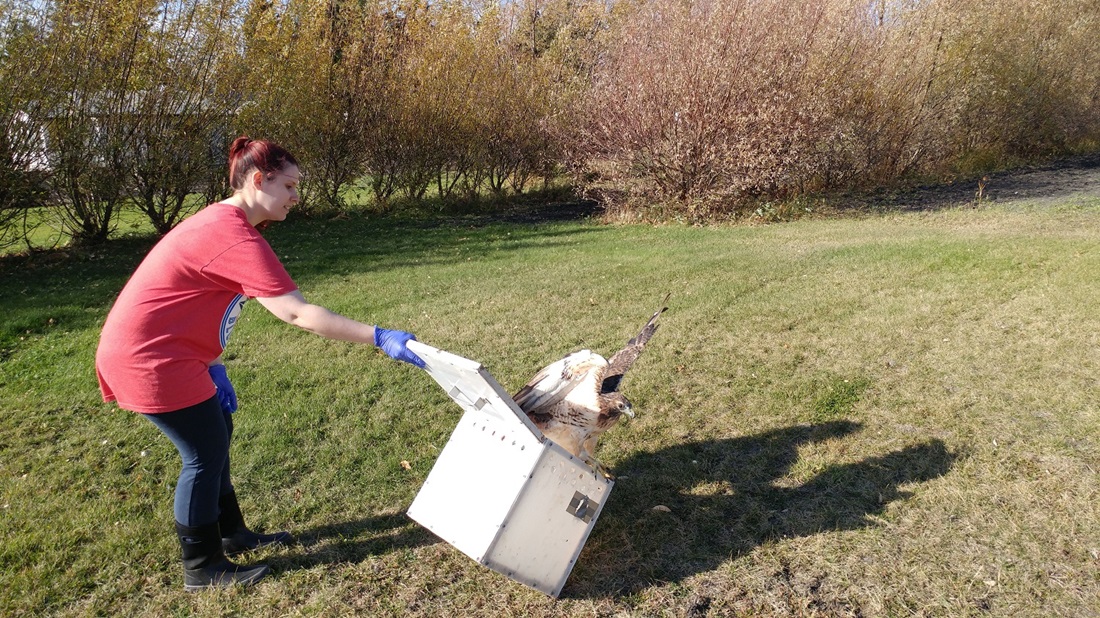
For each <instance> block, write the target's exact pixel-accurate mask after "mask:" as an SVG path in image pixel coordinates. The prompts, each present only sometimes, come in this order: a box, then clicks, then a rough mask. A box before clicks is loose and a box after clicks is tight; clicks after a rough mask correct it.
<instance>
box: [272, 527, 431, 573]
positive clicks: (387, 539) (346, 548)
mask: <svg viewBox="0 0 1100 618" xmlns="http://www.w3.org/2000/svg"><path fill="white" fill-rule="evenodd" d="M295 534H296V535H297V537H298V545H296V546H294V547H292V548H291V549H290V550H289V551H287V552H285V553H280V554H279V555H275V556H271V557H270V558H266V559H265V560H264V561H265V562H266V563H268V564H270V565H271V566H272V568H274V569H275V570H276V571H292V570H295V569H303V568H310V567H313V566H316V565H319V564H332V563H338V562H361V561H363V560H366V559H367V558H369V557H370V556H378V555H384V554H388V553H391V552H394V551H399V550H403V549H412V548H415V547H420V546H422V545H431V544H432V543H437V542H439V539H437V538H436V537H435V536H433V535H432V533H431V532H428V531H427V530H425V529H423V528H421V527H420V526H418V525H417V524H416V523H415V522H413V521H412V520H411V519H409V518H408V517H407V516H406V515H405V514H404V513H392V514H388V515H378V516H376V517H368V518H365V519H360V520H356V521H349V522H343V523H338V524H331V525H327V526H319V527H317V528H312V529H309V530H301V531H296V532H295Z"/></svg>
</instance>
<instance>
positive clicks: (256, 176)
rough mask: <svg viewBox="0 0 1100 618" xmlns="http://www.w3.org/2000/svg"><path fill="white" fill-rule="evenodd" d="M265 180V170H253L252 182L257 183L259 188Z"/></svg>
mask: <svg viewBox="0 0 1100 618" xmlns="http://www.w3.org/2000/svg"><path fill="white" fill-rule="evenodd" d="M263 182H264V173H263V172H261V171H260V170H256V171H254V172H252V184H253V185H255V186H256V188H257V189H259V188H260V186H261V185H262V184H263Z"/></svg>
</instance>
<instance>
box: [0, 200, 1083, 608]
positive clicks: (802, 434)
mask: <svg viewBox="0 0 1100 618" xmlns="http://www.w3.org/2000/svg"><path fill="white" fill-rule="evenodd" d="M268 238H269V240H270V241H271V244H272V246H273V247H274V248H275V250H276V252H277V253H278V254H279V255H280V257H282V258H283V260H284V262H285V264H286V266H287V268H288V270H289V271H290V273H291V274H292V275H293V276H294V277H295V279H296V281H297V282H298V284H299V285H300V286H301V288H302V290H303V293H304V294H305V296H306V298H307V299H310V300H312V301H314V302H317V303H319V304H322V305H325V306H327V307H329V308H332V309H334V310H336V311H339V312H342V313H345V314H347V315H349V316H352V317H355V318H359V319H362V320H364V321H370V322H376V323H379V324H381V325H383V326H387V327H391V328H401V329H405V330H409V331H412V332H414V333H416V334H417V336H418V338H419V339H421V340H422V341H425V342H427V343H429V344H432V345H435V346H437V347H441V348H444V349H447V350H450V351H452V352H455V353H457V354H461V355H463V356H466V357H468V358H472V359H475V360H478V361H480V362H481V363H482V364H484V365H485V367H486V368H487V369H488V370H489V371H490V372H491V373H492V374H493V375H494V376H495V377H496V378H497V380H498V381H500V382H501V383H502V384H503V385H504V386H505V387H506V388H508V389H509V390H512V391H514V390H516V389H518V387H519V386H521V385H522V384H523V383H524V382H525V381H526V380H527V379H528V378H530V377H531V375H533V374H534V372H535V371H537V370H538V369H539V368H541V367H542V366H543V365H545V364H547V363H549V362H551V361H553V360H556V359H557V358H560V357H561V356H562V355H564V354H565V353H567V352H570V351H573V350H576V349H578V348H581V347H587V348H591V349H593V350H596V351H598V352H601V353H603V354H605V355H607V354H610V353H612V352H613V351H615V350H616V349H618V347H620V346H621V345H622V344H623V343H624V342H625V341H626V340H627V339H628V338H629V337H630V336H632V335H633V334H634V333H635V332H636V331H637V329H638V328H639V327H640V326H641V324H642V323H644V321H645V319H646V318H647V317H648V315H649V314H650V313H652V312H653V311H654V310H655V309H656V308H657V305H658V303H660V300H661V298H662V297H663V296H664V295H665V294H666V293H671V295H672V296H671V298H670V300H669V301H668V306H669V310H668V312H667V313H666V314H665V315H664V316H663V317H662V319H661V324H662V326H661V328H660V330H658V332H657V334H656V336H655V337H654V338H653V340H652V341H651V342H650V344H649V346H648V347H647V349H646V351H645V353H644V355H643V356H642V358H641V359H640V360H639V361H638V363H637V364H636V365H635V367H634V369H633V370H632V372H631V373H630V374H629V375H628V377H627V379H626V380H625V381H624V384H623V390H624V391H625V393H626V394H627V396H628V397H630V398H631V399H632V401H633V402H634V407H635V410H636V412H637V413H638V416H637V418H635V419H633V420H631V421H628V422H623V423H621V424H620V425H618V426H616V427H615V428H614V429H612V430H611V431H610V432H608V433H607V434H605V437H604V439H603V441H602V443H601V447H600V449H599V451H598V456H599V457H600V459H601V460H602V461H603V462H604V463H605V464H607V465H608V466H609V467H611V468H612V469H613V470H614V471H615V472H616V473H617V475H618V482H617V484H616V486H615V489H614V491H613V492H612V493H611V495H610V498H609V499H608V501H607V505H606V507H605V509H604V511H603V514H602V515H601V517H600V519H599V520H598V521H597V523H596V526H595V528H594V530H593V532H592V535H591V537H590V538H589V540H588V543H587V545H586V547H585V550H584V552H583V553H582V554H581V556H580V559H579V561H578V564H577V566H576V568H575V569H574V571H573V574H572V576H571V577H570V579H569V581H568V583H567V584H566V587H565V590H564V591H563V595H562V599H560V600H553V599H549V598H547V597H545V596H543V595H542V594H541V593H538V592H534V591H532V590H529V589H527V588H525V587H523V586H521V585H519V584H516V583H513V582H511V581H510V580H508V579H506V578H504V577H503V576H501V575H498V574H496V573H494V572H492V571H489V570H488V569H485V568H483V567H480V566H478V565H477V564H475V563H473V562H472V561H471V560H469V559H468V558H466V557H465V556H463V555H462V554H460V553H459V552H458V551H457V550H454V549H452V548H451V547H450V546H448V545H447V544H445V543H443V542H441V541H440V540H438V539H437V538H435V537H434V536H433V535H432V534H431V533H429V532H427V531H425V530H424V529H422V528H420V527H419V526H417V525H416V524H414V523H412V522H411V521H410V520H409V519H408V518H407V517H406V516H405V515H404V510H405V509H406V508H407V507H408V505H409V503H410V502H411V500H412V498H413V496H414V495H415V494H416V492H417V490H418V488H419V487H420V484H421V483H422V482H423V480H424V478H425V476H426V475H427V473H428V471H429V470H430V469H431V467H432V465H433V463H434V461H435V458H436V456H437V454H438V453H439V450H440V448H441V447H442V446H443V445H444V444H445V442H446V439H447V437H448V436H449V434H450V432H451V430H452V429H453V427H454V425H455V423H456V422H457V420H458V418H459V416H460V414H461V411H460V409H459V408H458V406H457V405H455V404H454V403H453V402H452V401H451V400H450V399H449V398H448V397H447V395H446V394H445V393H443V392H442V390H441V389H439V388H438V387H437V386H436V384H435V383H434V382H432V381H431V379H430V378H429V376H427V375H426V374H424V373H421V372H418V371H417V370H415V369H413V368H411V367H410V366H408V365H404V364H399V363H395V362H393V361H391V360H389V359H388V358H386V357H385V356H384V355H382V354H381V353H380V352H378V351H377V350H375V349H373V348H371V347H366V346H356V345H353V344H346V343H339V342H332V341H327V340H324V339H321V338H318V337H315V336H312V335H309V334H307V333H305V332H302V331H298V330H296V329H294V328H292V327H290V326H287V325H285V324H282V323H281V322H279V321H277V320H276V319H275V318H273V317H272V316H270V315H269V314H267V313H266V312H264V311H263V309H262V308H261V307H260V306H259V305H255V304H252V303H250V304H249V306H248V307H247V308H246V309H245V312H244V315H243V319H242V321H241V323H240V324H239V326H238V327H237V329H236V330H235V332H234V335H233V340H232V341H231V343H230V346H229V348H228V350H227V358H228V361H227V364H228V365H229V374H230V376H231V378H232V379H233V381H234V384H235V386H236V389H237V393H238V396H239V400H240V411H239V412H238V413H237V414H236V416H235V417H234V418H235V423H236V433H235V439H234V443H233V450H232V459H233V469H234V478H235V482H236V486H237V491H238V494H239V495H240V497H241V502H242V506H243V509H244V512H245V516H246V520H247V521H249V523H250V524H252V525H253V527H254V528H260V529H265V530H274V529H290V530H291V531H293V532H294V533H295V534H297V535H298V536H299V537H300V539H301V540H302V544H301V545H300V546H295V547H291V548H283V549H274V550H265V551H262V552H258V553H256V554H253V555H252V556H250V557H249V558H251V559H252V560H253V561H264V562H267V563H269V564H271V565H272V567H273V569H274V574H273V576H271V577H269V578H268V579H266V580H264V581H263V582H262V583H261V584H259V585H258V586H256V587H254V588H251V589H230V590H223V591H212V592H204V593H200V594H187V593H184V592H183V590H182V581H181V580H182V573H181V568H182V567H181V566H180V563H179V558H178V554H179V550H178V546H177V544H176V540H175V536H174V533H173V528H172V506H171V505H172V491H173V487H174V484H175V477H176V475H177V473H178V469H179V463H178V455H177V454H176V452H175V450H174V448H173V447H172V445H171V443H170V442H169V441H168V440H167V439H166V438H164V437H163V436H162V435H160V434H159V433H158V432H157V430H156V429H155V428H154V427H153V425H152V424H151V423H149V422H147V421H145V420H143V419H141V418H140V417H137V416H135V415H134V414H132V413H129V412H124V411H120V410H118V409H117V408H115V407H114V406H112V405H108V404H104V403H102V402H101V401H100V397H99V394H98V392H97V389H96V386H95V376H94V369H93V362H92V359H93V354H94V348H95V345H96V342H97V338H98V333H99V327H100V325H101V323H102V320H103V318H104V316H105V315H106V312H107V310H108V308H109V306H110V304H111V302H112V301H113V299H114V296H115V295H116V294H117V292H118V290H119V289H120V288H121V286H122V285H123V283H124V282H125V280H126V278H127V277H128V276H129V274H130V272H132V270H133V268H134V267H135V266H136V264H137V263H138V261H139V260H140V259H141V256H142V255H144V252H145V251H146V250H147V249H148V246H149V241H148V240H142V239H132V238H131V239H126V240H122V241H117V242H115V243H112V244H111V245H110V246H109V247H108V248H107V249H104V250H99V251H96V252H92V253H82V254H79V255H78V254H71V255H68V256H63V255H58V256H51V255H42V254H38V255H35V256H33V257H32V258H31V259H30V260H29V261H28V259H26V258H13V259H8V260H6V261H4V262H0V277H2V279H3V284H4V285H3V287H4V290H5V294H4V296H3V300H2V310H3V314H4V319H3V328H2V330H0V409H2V410H3V416H2V417H0V436H2V437H0V614H3V615H42V614H48V615H62V616H84V615H112V616H114V615H127V616H164V615H181V616H182V615H199V616H223V615H241V616H283V615H307V616H344V615H363V616H367V615H411V616H461V615H484V616H635V615H638V616H665V615H667V616H707V615H710V616H728V615H766V616H771V615H775V616H910V615H914V616H952V617H953V616H985V615H995V616H1009V615H1011V616H1021V617H1022V616H1036V617H1039V616H1067V617H1068V616H1097V615H1098V613H1097V611H1098V610H1097V608H1100V477H1098V472H1100V412H1098V405H1097V401H1098V400H1100V384H1098V381H1097V376H1098V375H1100V354H1098V352H1097V343H1098V339H1100V335H1098V333H1100V316H1098V311H1097V307H1098V306H1100V286H1098V285H1097V284H1096V278H1097V273H1100V200H1097V199H1094V198H1083V199H1080V200H1076V201H1075V202H1074V203H1072V204H1061V205H1055V206H1049V205H1045V206H1044V207H1043V208H1037V207H1034V206H1028V205H1027V204H1013V205H1007V206H1005V205H1002V206H992V207H983V208H980V209H967V210H950V211H941V212H933V213H919V214H904V215H900V214H886V215H879V216H870V217H863V218H858V219H841V220H804V221H799V222H794V223H788V224H781V225H771V226H762V227H731V228H693V227H683V226H658V227H651V226H602V225H598V224H595V223H590V222H584V221H574V222H555V223H544V224H538V225H531V224H505V223H484V222H482V223H478V222H477V220H475V219H462V218H455V219H449V220H438V221H435V222H431V221H429V222H421V223H409V222H403V221H398V220H394V219H387V218H382V219H379V218H373V219H367V218H362V217H352V218H350V219H348V220H342V221H331V222H324V221H291V222H286V223H284V224H278V225H275V226H273V227H272V228H271V229H270V230H269V232H268ZM403 461H404V462H408V463H409V469H406V468H405V467H404V466H402V462H403ZM656 506H664V507H667V510H663V509H662V510H655V509H654V507H656Z"/></svg>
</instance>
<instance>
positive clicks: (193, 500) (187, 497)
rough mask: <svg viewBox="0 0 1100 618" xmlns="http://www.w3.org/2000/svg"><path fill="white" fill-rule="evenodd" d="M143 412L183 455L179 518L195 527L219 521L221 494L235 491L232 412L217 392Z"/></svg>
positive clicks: (179, 484) (179, 487)
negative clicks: (164, 409)
mask: <svg viewBox="0 0 1100 618" xmlns="http://www.w3.org/2000/svg"><path fill="white" fill-rule="evenodd" d="M142 416H144V417H145V418H147V419H149V420H150V421H151V422H152V423H153V424H154V425H156V426H157V428H158V429H160V430H161V432H163V433H164V435H166V436H168V439H169V440H171V441H172V444H175V445H176V450H178V451H179V453H180V458H181V459H183V468H182V469H181V470H180V478H179V482H178V483H177V484H176V501H175V506H174V508H173V510H174V512H175V515H176V521H177V522H179V523H181V524H183V525H185V526H192V527H198V526H205V525H207V524H212V523H214V522H216V521H218V498H219V497H220V496H222V495H223V494H227V493H229V492H231V491H233V485H232V483H230V481H229V441H230V440H231V439H232V438H233V417H232V415H230V414H228V413H226V412H224V411H222V406H221V404H220V403H218V398H217V397H216V396H215V397H211V398H210V399H207V400H206V401H204V402H202V403H200V404H196V405H193V406H191V407H189V408H183V409H182V410H176V411H175V412H163V413H160V414H142Z"/></svg>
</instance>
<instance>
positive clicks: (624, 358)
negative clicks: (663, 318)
mask: <svg viewBox="0 0 1100 618" xmlns="http://www.w3.org/2000/svg"><path fill="white" fill-rule="evenodd" d="M669 296H671V294H666V295H665V298H664V300H662V301H661V304H662V305H664V304H665V303H666V302H668V297H669ZM667 309H668V307H661V308H660V309H658V310H657V311H656V312H654V314H653V317H651V318H649V321H648V322H646V323H645V326H643V327H642V330H641V332H639V333H638V334H637V335H635V336H634V337H632V338H631V339H630V341H628V342H626V347H624V348H623V349H621V350H619V351H618V352H616V353H615V354H613V355H612V356H611V359H610V360H608V361H607V364H608V367H607V371H606V372H604V378H603V384H602V385H601V386H600V392H601V393H611V392H614V391H617V390H619V383H620V382H622V380H623V374H625V373H626V370H627V369H630V366H631V365H633V364H634V361H636V360H638V355H639V354H641V353H642V348H644V347H645V344H646V342H647V341H649V338H650V337H652V336H653V333H655V332H657V317H658V316H659V315H661V314H662V313H664V312H665V310H667Z"/></svg>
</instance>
